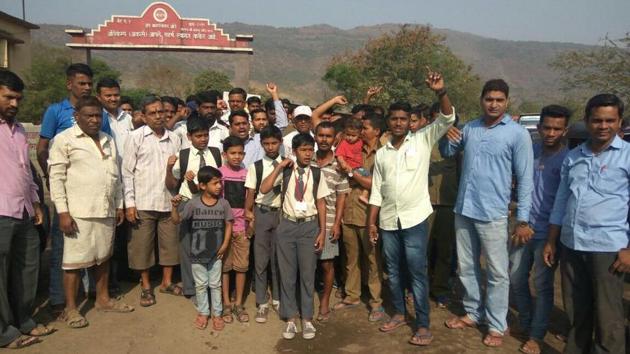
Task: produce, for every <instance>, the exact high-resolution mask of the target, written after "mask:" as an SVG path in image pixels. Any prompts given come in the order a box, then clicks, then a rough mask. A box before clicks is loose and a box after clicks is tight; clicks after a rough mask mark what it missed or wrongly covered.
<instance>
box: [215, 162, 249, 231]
mask: <svg viewBox="0 0 630 354" xmlns="http://www.w3.org/2000/svg"><path fill="white" fill-rule="evenodd" d="M219 171H221V174H222V175H223V179H222V182H223V197H224V198H225V200H227V201H228V203H229V204H230V207H231V208H232V214H233V216H234V226H233V228H232V230H233V231H234V232H243V231H245V230H246V229H247V224H246V222H245V178H246V177H247V169H246V168H240V169H238V170H233V169H232V168H230V167H229V166H227V165H223V166H221V167H220V168H219Z"/></svg>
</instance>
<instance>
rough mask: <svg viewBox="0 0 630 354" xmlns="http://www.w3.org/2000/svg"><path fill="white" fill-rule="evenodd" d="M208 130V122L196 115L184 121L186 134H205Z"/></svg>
mask: <svg viewBox="0 0 630 354" xmlns="http://www.w3.org/2000/svg"><path fill="white" fill-rule="evenodd" d="M209 130H210V123H209V122H208V120H207V119H203V118H201V117H199V116H198V115H196V114H195V115H191V116H190V117H189V118H188V119H187V120H186V131H187V132H188V134H193V133H196V132H200V131H206V132H207V131H209Z"/></svg>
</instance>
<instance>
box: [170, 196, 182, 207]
mask: <svg viewBox="0 0 630 354" xmlns="http://www.w3.org/2000/svg"><path fill="white" fill-rule="evenodd" d="M181 203H182V195H181V194H178V195H176V196H174V197H173V198H171V205H172V206H173V208H177V207H178V206H179V205H180V204H181Z"/></svg>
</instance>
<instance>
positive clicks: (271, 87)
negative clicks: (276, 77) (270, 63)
mask: <svg viewBox="0 0 630 354" xmlns="http://www.w3.org/2000/svg"><path fill="white" fill-rule="evenodd" d="M265 88H266V89H267V92H269V94H270V95H271V98H272V99H273V100H274V101H277V100H279V99H280V95H279V94H278V85H276V84H275V83H273V82H268V83H267V85H266V86H265Z"/></svg>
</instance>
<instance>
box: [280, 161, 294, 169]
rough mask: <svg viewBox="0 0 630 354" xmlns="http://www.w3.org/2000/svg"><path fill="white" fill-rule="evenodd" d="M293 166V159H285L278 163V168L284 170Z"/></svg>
mask: <svg viewBox="0 0 630 354" xmlns="http://www.w3.org/2000/svg"><path fill="white" fill-rule="evenodd" d="M291 166H293V160H291V159H284V160H282V161H280V163H279V164H278V167H276V168H280V169H281V170H284V169H285V168H287V167H291Z"/></svg>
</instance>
